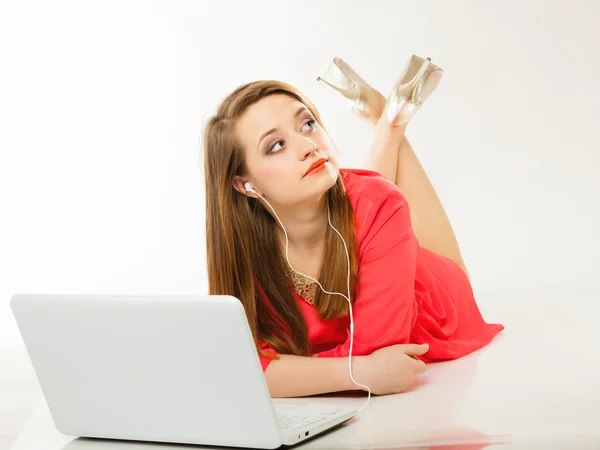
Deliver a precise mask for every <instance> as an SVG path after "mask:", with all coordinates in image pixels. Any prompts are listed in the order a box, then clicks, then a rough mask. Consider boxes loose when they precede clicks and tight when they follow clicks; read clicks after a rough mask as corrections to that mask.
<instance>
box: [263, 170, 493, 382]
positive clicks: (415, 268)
mask: <svg viewBox="0 0 600 450" xmlns="http://www.w3.org/2000/svg"><path fill="white" fill-rule="evenodd" d="M340 174H341V176H342V179H343V182H344V186H345V188H346V192H347V194H348V196H349V198H350V201H351V203H352V208H353V209H354V214H355V222H356V235H357V239H358V244H359V252H360V253H359V261H360V263H359V264H360V265H359V279H358V283H359V284H358V291H359V292H358V298H356V299H353V304H352V305H353V307H352V311H353V316H354V344H353V348H352V355H353V356H360V355H369V354H371V353H373V352H374V351H375V350H377V349H379V348H382V347H387V346H389V345H393V344H406V343H417V344H422V343H427V344H429V350H428V351H427V353H426V354H425V355H423V356H421V357H420V359H422V360H423V361H425V362H432V361H441V360H448V359H455V358H459V357H461V356H464V355H466V354H468V353H471V352H473V351H474V350H477V349H479V348H481V347H483V346H484V345H486V344H488V343H489V342H490V341H491V340H492V339H493V337H494V336H495V335H496V334H498V333H499V332H500V331H502V330H503V329H504V326H502V325H500V324H488V323H486V322H485V321H484V320H483V318H482V316H481V313H480V312H479V308H478V307H477V303H476V302H475V298H474V296H473V290H472V288H471V283H470V281H469V279H468V277H467V275H466V274H465V272H464V271H463V270H462V268H461V267H460V266H459V265H458V264H456V263H455V262H454V261H452V260H451V259H450V258H447V257H445V256H441V255H438V254H437V253H434V252H432V251H430V250H427V249H425V248H423V247H421V246H420V245H419V242H418V241H417V238H416V237H415V235H414V233H413V230H412V223H411V218H410V208H409V205H408V202H407V200H406V198H405V197H404V195H403V194H402V192H401V191H400V189H399V188H398V186H396V185H395V184H394V183H392V182H390V181H389V180H387V179H386V178H385V177H384V176H383V175H381V174H379V173H377V172H374V171H370V170H362V169H340ZM290 286H291V285H290ZM324 287H325V289H327V287H326V286H324ZM317 289H320V288H319V287H318V286H317ZM291 290H292V292H293V294H294V299H295V300H296V302H297V303H298V305H299V306H300V310H301V311H302V313H303V315H304V318H305V320H306V323H307V325H308V334H309V339H310V343H311V346H312V349H311V354H315V353H316V354H317V357H320V358H325V357H344V356H348V353H349V348H350V329H349V328H350V316H349V315H347V316H345V317H341V318H339V319H334V320H322V319H321V318H320V317H319V316H318V315H317V312H316V308H315V307H314V306H312V305H310V304H308V303H307V302H306V301H304V300H303V299H302V298H301V297H300V296H299V295H298V294H297V293H296V292H295V291H294V290H293V289H291ZM342 293H343V294H346V295H347V293H346V292H342ZM259 346H260V347H261V348H262V349H264V350H266V351H267V352H268V353H271V354H275V353H276V352H275V351H274V350H273V349H271V348H270V347H268V346H267V345H266V344H265V343H259ZM259 356H260V360H261V364H262V368H263V371H264V370H266V368H267V367H268V365H269V363H270V362H271V361H272V360H271V359H269V358H266V357H264V356H262V355H260V354H259Z"/></svg>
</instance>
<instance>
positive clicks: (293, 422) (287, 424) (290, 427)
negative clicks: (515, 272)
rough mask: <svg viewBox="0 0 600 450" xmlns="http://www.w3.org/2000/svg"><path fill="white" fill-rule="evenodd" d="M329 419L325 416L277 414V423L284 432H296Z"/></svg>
mask: <svg viewBox="0 0 600 450" xmlns="http://www.w3.org/2000/svg"><path fill="white" fill-rule="evenodd" d="M325 419H327V417H325V416H320V415H319V416H297V415H294V416H293V415H288V414H277V423H278V424H279V427H280V428H281V430H282V431H294V430H298V429H300V428H304V427H307V426H309V425H313V424H315V423H317V422H321V421H323V420H325Z"/></svg>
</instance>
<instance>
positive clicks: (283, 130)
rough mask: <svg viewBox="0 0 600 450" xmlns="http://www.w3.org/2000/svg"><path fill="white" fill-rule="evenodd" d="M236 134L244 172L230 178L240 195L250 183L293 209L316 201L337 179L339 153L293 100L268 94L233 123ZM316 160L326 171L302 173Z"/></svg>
mask: <svg viewBox="0 0 600 450" xmlns="http://www.w3.org/2000/svg"><path fill="white" fill-rule="evenodd" d="M235 132H236V135H237V137H238V139H239V141H240V142H241V143H242V145H243V147H244V151H245V158H246V166H247V169H248V171H247V173H246V174H245V176H244V177H243V178H242V177H236V179H235V180H234V185H235V186H236V188H237V189H238V191H240V192H242V193H245V192H246V190H245V188H244V187H243V183H244V182H245V181H249V182H250V183H251V184H252V187H253V188H254V189H256V190H257V191H258V192H259V193H260V194H261V195H262V196H263V197H265V198H267V199H268V200H273V201H275V202H276V203H279V204H281V205H291V204H296V203H300V202H303V201H311V200H318V199H319V198H321V196H322V195H323V194H324V193H325V192H326V191H327V190H329V189H330V188H331V187H332V186H333V185H334V184H335V182H336V180H337V177H338V174H339V163H338V161H339V160H338V154H337V152H336V151H335V148H334V145H333V143H332V142H331V139H330V138H329V135H328V134H327V132H326V131H325V130H324V129H323V128H321V126H320V125H319V124H318V123H317V121H316V120H315V118H314V117H313V115H312V114H311V112H310V110H309V109H308V108H306V107H305V106H304V104H303V103H302V102H300V101H298V100H296V99H295V98H293V97H289V96H287V95H285V94H272V95H269V96H267V97H264V98H263V99H261V100H260V101H258V102H256V103H254V104H253V105H251V106H250V107H249V108H248V109H247V110H246V111H245V112H244V114H243V115H242V117H241V118H240V119H239V120H238V122H237V123H236V126H235ZM320 158H325V159H327V160H328V161H327V163H325V166H324V168H322V169H321V170H319V171H316V172H312V173H310V174H306V172H307V171H308V169H309V167H310V166H311V164H313V163H314V162H316V161H317V160H319V159H320ZM248 195H251V196H254V197H257V196H256V195H255V194H254V193H251V192H249V193H248Z"/></svg>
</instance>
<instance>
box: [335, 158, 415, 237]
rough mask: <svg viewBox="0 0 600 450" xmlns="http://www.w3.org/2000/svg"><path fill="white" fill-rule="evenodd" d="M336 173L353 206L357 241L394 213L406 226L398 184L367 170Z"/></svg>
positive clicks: (406, 213)
mask: <svg viewBox="0 0 600 450" xmlns="http://www.w3.org/2000/svg"><path fill="white" fill-rule="evenodd" d="M340 174H341V176H342V179H343V181H344V187H345V189H346V193H347V195H348V198H349V199H350V203H351V204H352V209H353V210H354V216H355V222H356V229H357V238H358V242H359V245H361V244H362V242H363V240H364V239H365V237H366V236H367V235H369V234H372V233H373V232H374V231H375V229H379V228H380V227H381V226H382V225H383V224H385V223H386V222H387V221H388V219H389V218H391V217H392V216H394V215H402V216H403V217H404V220H403V224H404V225H405V227H408V228H410V214H409V207H408V202H407V200H406V197H405V196H404V195H403V194H402V192H401V191H400V188H399V187H398V186H396V185H395V184H394V183H392V182H391V181H389V180H388V179H387V178H385V177H384V176H383V175H381V174H380V173H378V172H374V171H371V170H364V169H340ZM399 210H401V211H399ZM402 231H403V230H398V232H399V233H402ZM404 231H408V230H404Z"/></svg>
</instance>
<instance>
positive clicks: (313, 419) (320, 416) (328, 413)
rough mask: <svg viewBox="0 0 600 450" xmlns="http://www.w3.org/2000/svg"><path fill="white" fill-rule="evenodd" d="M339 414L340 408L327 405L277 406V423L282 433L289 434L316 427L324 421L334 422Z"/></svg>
mask: <svg viewBox="0 0 600 450" xmlns="http://www.w3.org/2000/svg"><path fill="white" fill-rule="evenodd" d="M339 412H340V408H336V407H329V406H326V405H314V404H313V405H309V406H306V405H304V406H301V405H297V404H276V405H275V416H276V417H277V423H278V424H279V427H280V428H281V430H282V431H287V432H291V431H294V430H298V429H300V428H305V427H308V426H311V425H315V424H317V423H319V422H322V421H329V420H332V419H333V417H334V416H336V415H337V414H339Z"/></svg>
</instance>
